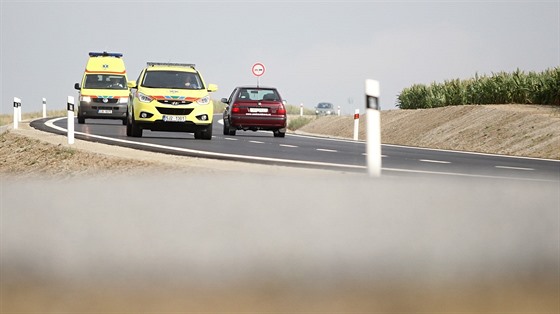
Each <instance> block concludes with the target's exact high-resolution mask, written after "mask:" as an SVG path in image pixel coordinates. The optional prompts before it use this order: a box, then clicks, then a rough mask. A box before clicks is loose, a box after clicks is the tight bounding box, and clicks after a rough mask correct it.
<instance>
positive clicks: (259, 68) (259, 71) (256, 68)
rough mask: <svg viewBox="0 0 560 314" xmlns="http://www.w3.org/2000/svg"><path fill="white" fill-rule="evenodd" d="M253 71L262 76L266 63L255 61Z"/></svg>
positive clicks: (254, 73)
mask: <svg viewBox="0 0 560 314" xmlns="http://www.w3.org/2000/svg"><path fill="white" fill-rule="evenodd" d="M251 72H253V75H254V76H257V77H259V76H262V75H263V74H264V64H262V63H255V64H253V67H252V68H251Z"/></svg>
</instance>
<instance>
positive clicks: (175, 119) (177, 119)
mask: <svg viewBox="0 0 560 314" xmlns="http://www.w3.org/2000/svg"><path fill="white" fill-rule="evenodd" d="M163 121H165V122H185V121H187V118H186V117H185V116H163Z"/></svg>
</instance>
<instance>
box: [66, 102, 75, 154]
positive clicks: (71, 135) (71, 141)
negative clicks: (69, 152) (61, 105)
mask: <svg viewBox="0 0 560 314" xmlns="http://www.w3.org/2000/svg"><path fill="white" fill-rule="evenodd" d="M67 109H68V123H67V125H68V144H74V96H68V105H67Z"/></svg>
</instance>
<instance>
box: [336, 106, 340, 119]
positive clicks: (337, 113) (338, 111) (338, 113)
mask: <svg viewBox="0 0 560 314" xmlns="http://www.w3.org/2000/svg"><path fill="white" fill-rule="evenodd" d="M336 115H337V116H339V117H340V106H338V110H337V111H336Z"/></svg>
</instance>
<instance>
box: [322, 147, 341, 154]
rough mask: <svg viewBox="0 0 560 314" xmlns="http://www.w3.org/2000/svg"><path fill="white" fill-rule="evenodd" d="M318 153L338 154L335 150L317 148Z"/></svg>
mask: <svg viewBox="0 0 560 314" xmlns="http://www.w3.org/2000/svg"><path fill="white" fill-rule="evenodd" d="M317 150H318V151H320V152H328V153H337V152H338V151H337V150H334V149H324V148H317Z"/></svg>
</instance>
